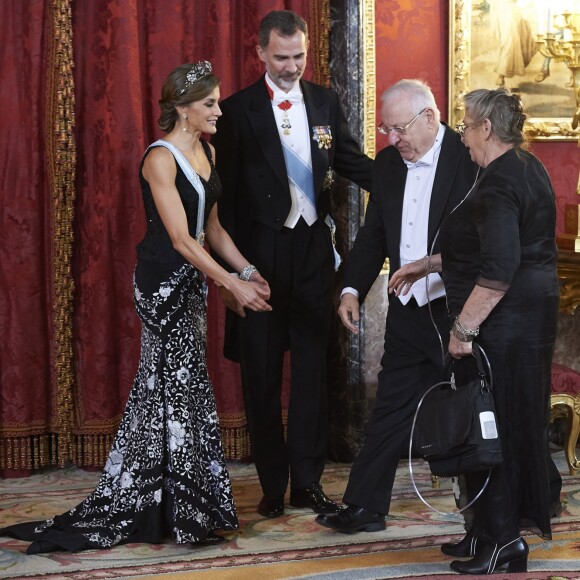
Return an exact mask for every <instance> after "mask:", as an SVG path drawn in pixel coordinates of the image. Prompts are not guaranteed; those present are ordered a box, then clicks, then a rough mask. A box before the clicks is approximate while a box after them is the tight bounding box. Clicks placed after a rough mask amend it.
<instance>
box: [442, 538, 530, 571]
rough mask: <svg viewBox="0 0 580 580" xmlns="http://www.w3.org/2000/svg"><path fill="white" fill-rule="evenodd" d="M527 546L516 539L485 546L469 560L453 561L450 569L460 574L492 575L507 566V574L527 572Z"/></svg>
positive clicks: (521, 540)
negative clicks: (501, 543)
mask: <svg viewBox="0 0 580 580" xmlns="http://www.w3.org/2000/svg"><path fill="white" fill-rule="evenodd" d="M528 553H529V549H528V544H526V541H525V540H524V539H523V538H516V539H515V540H512V541H511V542H508V543H507V544H503V545H500V544H485V545H484V546H483V547H482V548H481V549H480V550H478V553H477V555H476V556H475V558H473V559H471V560H467V561H464V560H453V562H451V569H452V570H455V572H459V573H460V574H493V573H494V571H495V570H497V569H498V568H501V567H502V566H505V565H506V564H507V572H508V574H515V573H518V572H527V571H528Z"/></svg>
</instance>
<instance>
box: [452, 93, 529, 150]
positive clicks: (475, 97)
mask: <svg viewBox="0 0 580 580" xmlns="http://www.w3.org/2000/svg"><path fill="white" fill-rule="evenodd" d="M463 101H464V103H465V111H466V112H467V113H469V115H470V116H471V117H472V118H473V121H472V122H473V123H474V124H477V123H482V122H483V121H485V119H489V122H490V123H491V132H492V134H493V135H495V137H496V138H497V139H498V140H499V141H501V142H502V143H509V144H511V145H514V146H516V147H521V148H524V149H525V148H526V147H527V144H528V139H527V137H526V135H525V133H524V122H525V120H526V119H527V115H526V114H525V113H524V109H523V107H522V102H521V100H520V97H519V95H515V94H513V93H512V92H511V91H510V90H509V89H506V88H505V87H499V88H498V89H494V90H487V89H476V90H474V91H471V92H469V93H467V94H466V95H465V97H463Z"/></svg>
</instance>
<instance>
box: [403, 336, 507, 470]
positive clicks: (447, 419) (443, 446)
mask: <svg viewBox="0 0 580 580" xmlns="http://www.w3.org/2000/svg"><path fill="white" fill-rule="evenodd" d="M482 354H484V353H483V351H482V349H481V347H480V346H479V345H478V344H476V343H474V344H473V355H474V357H475V363H476V369H477V371H476V374H477V376H476V377H475V378H473V379H472V380H470V381H469V382H467V383H466V384H461V385H456V384H455V381H454V376H453V375H451V380H450V381H445V382H442V383H438V384H437V385H434V386H433V387H431V388H430V389H429V390H428V391H427V392H426V393H425V394H424V395H423V397H422V398H421V400H420V401H419V405H418V407H417V411H416V412H415V423H414V428H413V432H414V443H415V448H416V449H417V451H418V452H419V453H420V454H421V455H422V456H423V457H424V459H425V460H426V461H428V462H429V467H430V468H431V473H432V474H433V475H437V476H440V477H451V476H454V475H459V474H462V473H466V472H468V471H480V470H486V469H490V468H492V467H494V466H496V465H499V464H500V463H501V462H502V461H503V458H502V451H501V441H500V437H499V433H498V428H497V421H496V412H495V403H494V400H493V389H492V384H491V369H490V368H489V365H488V370H489V372H488V373H486V371H485V368H484V366H483V360H482V359H483V357H482ZM452 361H453V359H451V357H450V355H448V358H447V361H446V372H449V371H450V370H451V368H452V366H453V362H452ZM488 375H489V378H488Z"/></svg>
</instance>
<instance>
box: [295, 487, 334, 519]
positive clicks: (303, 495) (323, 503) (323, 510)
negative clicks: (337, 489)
mask: <svg viewBox="0 0 580 580" xmlns="http://www.w3.org/2000/svg"><path fill="white" fill-rule="evenodd" d="M290 505H291V506H292V507H297V508H303V507H307V508H312V509H313V510H314V512H316V513H317V514H335V513H336V512H337V511H339V510H340V507H339V505H338V504H337V503H336V502H334V501H332V500H331V499H330V498H329V497H328V496H327V495H326V494H325V493H324V491H322V486H321V485H320V484H319V483H313V484H312V485H309V486H308V487H307V488H305V489H295V488H292V489H291V490H290Z"/></svg>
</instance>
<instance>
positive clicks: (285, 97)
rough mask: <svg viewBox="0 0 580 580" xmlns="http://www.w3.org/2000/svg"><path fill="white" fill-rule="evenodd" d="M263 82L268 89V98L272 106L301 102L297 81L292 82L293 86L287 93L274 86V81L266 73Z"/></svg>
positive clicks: (298, 82)
mask: <svg viewBox="0 0 580 580" xmlns="http://www.w3.org/2000/svg"><path fill="white" fill-rule="evenodd" d="M265 80H266V85H267V87H268V89H269V90H268V92H269V93H270V98H271V99H272V102H273V103H274V104H276V105H277V104H279V103H281V102H283V101H290V102H291V103H295V104H296V103H302V102H303V97H302V91H301V89H300V81H299V80H297V81H295V82H294V86H293V87H292V88H291V89H290V90H289V91H288V92H287V93H286V92H284V91H283V90H282V89H281V88H280V87H278V86H276V85H275V84H274V81H273V80H272V79H271V78H270V77H269V76H268V73H266V76H265Z"/></svg>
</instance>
